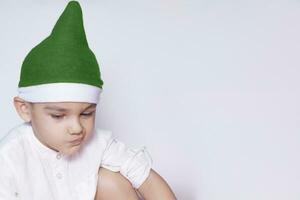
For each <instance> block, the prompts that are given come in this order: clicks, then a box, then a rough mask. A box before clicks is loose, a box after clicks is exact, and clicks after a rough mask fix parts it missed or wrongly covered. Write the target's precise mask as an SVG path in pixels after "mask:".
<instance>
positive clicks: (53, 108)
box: [44, 104, 97, 112]
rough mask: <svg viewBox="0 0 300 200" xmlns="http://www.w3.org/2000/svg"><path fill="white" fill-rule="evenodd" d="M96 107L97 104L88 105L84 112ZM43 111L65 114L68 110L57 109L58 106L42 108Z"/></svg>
mask: <svg viewBox="0 0 300 200" xmlns="http://www.w3.org/2000/svg"><path fill="white" fill-rule="evenodd" d="M96 105H97V104H90V105H89V106H87V107H86V108H85V109H84V110H87V109H89V108H92V107H96ZM44 109H45V110H55V111H59V112H67V111H69V109H66V108H62V107H59V106H46V107H44Z"/></svg>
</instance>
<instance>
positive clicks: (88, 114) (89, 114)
mask: <svg viewBox="0 0 300 200" xmlns="http://www.w3.org/2000/svg"><path fill="white" fill-rule="evenodd" d="M93 114H94V111H93V112H90V113H82V114H81V115H83V116H86V117H88V116H92V115H93Z"/></svg>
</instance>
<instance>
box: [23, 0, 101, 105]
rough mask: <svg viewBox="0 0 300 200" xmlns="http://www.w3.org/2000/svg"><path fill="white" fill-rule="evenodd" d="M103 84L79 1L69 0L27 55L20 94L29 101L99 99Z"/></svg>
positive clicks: (86, 100) (94, 101)
mask: <svg viewBox="0 0 300 200" xmlns="http://www.w3.org/2000/svg"><path fill="white" fill-rule="evenodd" d="M102 86H103V81H102V80H101V74H100V70H99V65H98V62H97V59H96V57H95V55H94V53H93V52H92V51H91V49H90V48H89V46H88V42H87V39H86V35H85V31H84V26H83V19H82V10H81V7H80V4H79V3H78V2H77V1H70V2H69V3H68V5H67V6H66V8H65V10H64V11H63V13H62V14H61V16H60V17H59V19H58V21H57V22H56V24H55V26H54V28H53V30H52V32H51V34H50V35H49V36H48V37H47V38H46V39H44V40H43V41H42V42H41V43H39V44H38V45H37V46H35V47H34V48H33V49H32V50H31V51H30V52H29V53H28V55H27V56H26V58H25V59H24V61H23V64H22V69H21V75H20V81H19V84H18V93H19V94H18V96H19V97H21V98H23V99H24V100H26V101H29V102H66V101H69V102H88V103H98V101H99V99H100V93H101V92H102Z"/></svg>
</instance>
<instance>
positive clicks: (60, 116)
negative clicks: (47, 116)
mask: <svg viewBox="0 0 300 200" xmlns="http://www.w3.org/2000/svg"><path fill="white" fill-rule="evenodd" d="M51 117H52V118H54V119H61V118H62V117H63V115H51Z"/></svg>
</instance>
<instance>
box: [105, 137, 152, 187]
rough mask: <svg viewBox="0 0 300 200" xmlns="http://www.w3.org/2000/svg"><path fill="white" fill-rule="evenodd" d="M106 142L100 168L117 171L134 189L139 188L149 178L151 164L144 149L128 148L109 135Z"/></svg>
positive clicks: (148, 155) (150, 159)
mask: <svg viewBox="0 0 300 200" xmlns="http://www.w3.org/2000/svg"><path fill="white" fill-rule="evenodd" d="M106 140H107V143H106V145H107V146H106V149H105V151H104V154H103V157H102V161H101V166H102V167H104V168H106V169H109V170H111V171H114V172H118V171H119V172H120V173H121V174H122V175H123V176H125V177H126V178H127V179H128V180H129V181H130V182H131V184H132V186H133V187H134V188H139V187H140V186H141V185H142V184H143V182H144V181H145V180H146V179H147V177H148V176H149V173H150V170H151V168H152V164H153V161H152V158H151V156H150V154H149V153H148V151H147V149H146V147H145V146H144V147H142V148H129V147H127V146H126V145H125V144H124V143H123V142H121V141H119V140H117V139H115V138H113V137H112V134H111V133H110V134H109V135H107V136H106Z"/></svg>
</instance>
